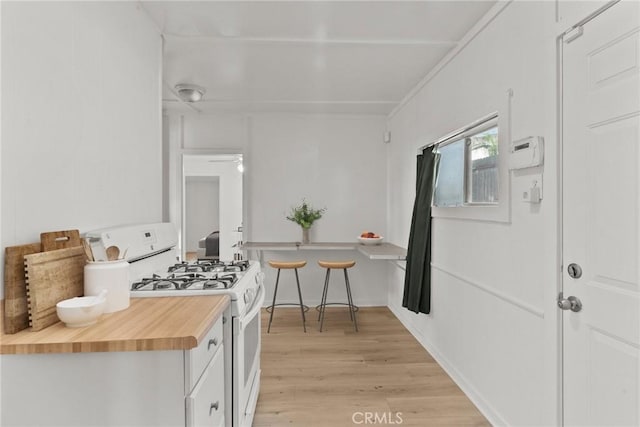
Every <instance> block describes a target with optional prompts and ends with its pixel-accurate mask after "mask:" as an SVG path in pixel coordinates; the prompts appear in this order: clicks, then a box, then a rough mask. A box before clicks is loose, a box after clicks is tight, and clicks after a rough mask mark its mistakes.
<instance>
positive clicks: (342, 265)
mask: <svg viewBox="0 0 640 427" xmlns="http://www.w3.org/2000/svg"><path fill="white" fill-rule="evenodd" d="M318 265H320V267H322V268H326V269H327V274H326V276H325V278H324V289H323V290H322V299H321V300H320V301H321V302H320V305H319V306H318V307H319V311H320V312H319V313H318V320H319V321H320V332H322V324H323V323H324V312H325V310H326V308H327V305H333V304H338V305H344V303H327V294H328V293H329V292H328V291H329V277H330V275H331V270H332V269H341V270H344V283H345V286H346V287H347V304H346V305H348V306H349V317H350V318H351V321H352V322H353V325H354V326H355V328H356V332H358V321H357V320H356V311H358V307H356V306H355V305H354V304H353V297H352V295H351V286H350V285H349V275H348V274H347V269H348V268H351V267H353V266H354V265H356V262H355V261H318Z"/></svg>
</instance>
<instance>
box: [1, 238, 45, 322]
mask: <svg viewBox="0 0 640 427" xmlns="http://www.w3.org/2000/svg"><path fill="white" fill-rule="evenodd" d="M41 251H42V245H41V244H40V243H31V244H29V245H20V246H10V247H7V248H5V251H4V332H5V333H7V334H15V333H16V332H19V331H21V330H23V329H27V328H28V327H29V309H28V305H27V284H26V281H25V274H24V273H25V269H24V256H25V255H30V254H34V253H38V252H41Z"/></svg>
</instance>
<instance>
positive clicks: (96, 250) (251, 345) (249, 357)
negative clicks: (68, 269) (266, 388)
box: [85, 223, 265, 427]
mask: <svg viewBox="0 0 640 427" xmlns="http://www.w3.org/2000/svg"><path fill="white" fill-rule="evenodd" d="M85 237H86V238H88V240H89V243H90V245H91V249H92V251H93V254H94V257H95V259H96V261H106V260H107V248H108V247H110V246H116V247H118V249H119V252H120V253H121V254H125V259H126V260H127V261H128V262H129V264H130V278H131V297H134V298H144V297H168V296H188V295H221V294H225V295H229V297H230V299H231V316H232V324H231V330H232V341H233V344H232V357H231V359H232V360H231V369H232V373H233V375H232V377H233V380H232V387H231V393H230V394H231V396H232V405H233V406H232V416H231V418H232V423H233V426H234V427H235V426H243V427H244V426H250V425H251V423H252V420H253V414H254V411H255V407H256V403H257V400H258V392H259V389H260V348H261V337H260V333H261V320H260V309H261V307H262V304H263V303H264V298H265V292H264V284H263V278H264V274H263V273H262V272H261V271H260V264H259V263H258V262H254V261H238V260H235V261H231V260H229V261H212V260H208V259H207V260H198V261H194V262H184V261H181V260H180V259H179V256H178V251H177V249H176V245H177V243H178V234H177V232H176V229H175V227H174V226H173V225H172V224H170V223H157V224H141V225H132V226H124V227H114V228H109V229H103V230H96V231H92V232H89V233H87V234H86V236H85ZM195 314H196V313H194V315H195Z"/></svg>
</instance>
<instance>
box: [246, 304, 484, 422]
mask: <svg viewBox="0 0 640 427" xmlns="http://www.w3.org/2000/svg"><path fill="white" fill-rule="evenodd" d="M316 319H317V312H316V311H315V310H314V309H313V308H311V310H310V311H309V312H308V313H307V333H306V334H305V333H304V332H303V330H302V320H301V318H300V310H299V309H297V308H288V307H287V308H280V307H278V308H276V312H275V314H274V318H273V323H272V325H271V333H269V334H267V324H268V322H269V314H268V313H267V312H266V311H264V310H263V313H262V359H261V362H262V385H261V389H260V396H259V400H258V406H257V409H256V415H255V419H254V423H253V426H254V427H267V426H268V427H276V426H301V427H307V426H327V427H330V426H335V427H339V426H352V425H372V424H374V422H373V421H377V422H376V423H375V424H376V425H402V426H425V427H426V426H445V425H446V426H489V425H490V424H489V423H488V422H487V420H486V419H485V418H484V417H483V416H482V414H481V413H480V412H479V411H478V410H477V409H476V407H475V406H474V405H473V403H471V401H469V399H468V398H467V397H466V396H465V395H464V394H463V393H462V391H461V390H460V389H459V388H458V386H457V385H456V384H455V383H454V382H453V381H452V380H451V379H450V378H449V376H448V375H447V374H446V373H445V372H444V371H443V370H442V368H440V366H439V365H438V364H437V363H436V362H435V361H434V360H433V358H432V357H431V356H430V355H429V353H427V352H426V351H425V350H424V348H423V347H422V346H421V345H420V344H419V343H418V342H417V341H416V340H415V338H413V336H412V335H411V334H410V333H409V332H408V331H407V330H406V329H405V328H404V327H403V326H402V324H401V323H400V321H399V320H398V319H397V318H396V317H395V316H394V315H393V314H392V313H391V311H389V309H388V308H386V307H364V308H361V309H360V312H359V313H358V326H359V329H360V332H357V333H356V332H355V331H354V330H353V324H352V323H351V321H350V319H349V314H348V311H347V309H346V308H342V307H332V308H327V312H326V317H325V327H324V328H323V332H322V333H320V332H318V327H317V325H318V323H317V321H316ZM366 413H371V415H369V416H370V417H371V418H370V419H369V420H370V422H368V423H366V422H365V421H366V419H365V417H367V416H368V415H367V414H366ZM376 415H377V417H378V418H377V419H376V418H375V417H376ZM381 421H382V422H381Z"/></svg>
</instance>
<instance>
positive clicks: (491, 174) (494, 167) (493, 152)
mask: <svg viewBox="0 0 640 427" xmlns="http://www.w3.org/2000/svg"><path fill="white" fill-rule="evenodd" d="M497 123H498V117H497V116H496V115H493V116H491V117H489V118H486V119H483V120H482V121H480V122H479V123H477V124H473V125H471V126H469V127H467V128H465V129H463V130H462V131H458V132H456V133H454V134H453V136H450V137H447V138H445V139H444V140H442V141H440V142H438V143H437V144H438V153H439V154H440V164H439V167H438V176H437V180H436V188H435V197H434V205H435V206H438V207H455V206H469V205H495V204H497V203H498V194H499V179H498V176H499V167H498V124H497Z"/></svg>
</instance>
